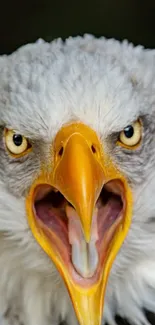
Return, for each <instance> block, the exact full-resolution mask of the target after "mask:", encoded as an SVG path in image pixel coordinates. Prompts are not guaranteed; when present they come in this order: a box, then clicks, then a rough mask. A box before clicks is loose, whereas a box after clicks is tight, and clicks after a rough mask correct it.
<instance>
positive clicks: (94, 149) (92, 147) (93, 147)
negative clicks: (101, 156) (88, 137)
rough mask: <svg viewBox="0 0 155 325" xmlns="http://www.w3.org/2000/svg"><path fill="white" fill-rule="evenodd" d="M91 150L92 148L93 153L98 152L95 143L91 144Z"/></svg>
mask: <svg viewBox="0 0 155 325" xmlns="http://www.w3.org/2000/svg"><path fill="white" fill-rule="evenodd" d="M91 150H92V152H93V153H96V148H95V146H94V145H93V144H92V146H91Z"/></svg>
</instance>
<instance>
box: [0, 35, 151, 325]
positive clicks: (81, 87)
mask: <svg viewBox="0 0 155 325" xmlns="http://www.w3.org/2000/svg"><path fill="white" fill-rule="evenodd" d="M154 59H155V54H154V51H147V50H144V49H143V48H141V47H136V48H134V47H133V46H132V45H131V44H128V43H126V42H124V43H122V44H120V43H119V42H117V41H114V40H106V39H104V38H101V39H99V40H97V39H95V38H93V37H91V36H86V37H84V38H73V39H72V38H70V39H68V40H67V41H66V42H65V43H63V42H61V41H60V40H58V41H54V42H52V43H50V44H49V43H45V42H43V41H39V42H37V43H35V44H30V45H27V46H24V47H22V48H21V49H19V50H18V51H16V52H15V53H13V54H12V55H10V56H4V57H1V59H0V273H1V279H0V312H1V314H2V316H3V318H7V319H8V322H9V325H12V323H13V319H16V323H15V324H21V323H22V324H24V325H25V324H26V325H31V324H32V325H35V324H37V325H42V324H44V325H49V324H52V325H53V324H58V322H59V321H61V320H66V321H68V324H69V325H73V324H75V323H76V319H77V320H78V322H79V324H80V325H100V324H101V321H102V317H103V321H108V322H109V324H112V325H113V324H114V315H115V314H116V313H118V314H119V315H120V316H123V317H126V318H127V319H128V320H129V322H131V323H132V324H133V323H135V324H142V323H144V322H146V320H145V315H144V313H143V308H147V309H149V310H154V308H155V299H154V298H155V275H154V267H155V204H154V194H155V140H154V135H155V81H154V75H155V68H154ZM71 302H72V303H71ZM72 305H73V308H72ZM74 311H75V313H74Z"/></svg>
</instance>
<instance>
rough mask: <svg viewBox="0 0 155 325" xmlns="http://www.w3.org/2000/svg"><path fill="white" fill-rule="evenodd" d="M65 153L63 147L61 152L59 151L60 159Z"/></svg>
mask: <svg viewBox="0 0 155 325" xmlns="http://www.w3.org/2000/svg"><path fill="white" fill-rule="evenodd" d="M63 152H64V148H63V147H61V148H60V150H59V152H58V154H59V156H60V157H61V156H62V155H63Z"/></svg>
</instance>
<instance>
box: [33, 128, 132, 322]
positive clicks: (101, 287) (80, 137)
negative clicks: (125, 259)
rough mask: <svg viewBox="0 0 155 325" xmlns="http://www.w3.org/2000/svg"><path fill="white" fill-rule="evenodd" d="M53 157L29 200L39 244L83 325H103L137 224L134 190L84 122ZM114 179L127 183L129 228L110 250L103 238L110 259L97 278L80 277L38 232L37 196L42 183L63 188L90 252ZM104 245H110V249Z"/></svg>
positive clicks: (57, 144)
mask: <svg viewBox="0 0 155 325" xmlns="http://www.w3.org/2000/svg"><path fill="white" fill-rule="evenodd" d="M53 153H54V160H53V166H52V171H48V172H45V171H44V172H43V173H42V175H41V176H40V177H39V178H38V179H37V180H36V182H35V183H34V184H33V186H32V188H31V190H30V193H29V196H28V198H27V211H28V218H29V223H30V227H31V229H32V232H33V234H34V236H35V238H36V239H37V241H38V242H39V243H40V245H41V246H42V247H43V249H44V250H45V251H46V252H47V254H48V255H49V256H50V257H51V259H52V260H53V261H54V263H55V264H56V266H57V268H58V269H59V271H60V273H61V274H62V277H63V278H64V280H65V282H66V285H67V287H68V291H69V294H70V296H71V299H72V302H73V305H74V309H75V311H76V314H77V317H78V320H79V322H80V324H81V325H100V324H101V319H102V309H103V300H104V292H105V288H106V283H107V279H108V274H109V271H110V268H111V266H112V262H113V260H114V258H115V256H116V254H117V252H118V250H119V248H120V246H121V244H122V242H123V240H124V238H125V237H126V234H127V231H128V229H129V225H130V221H131V213H132V203H131V202H132V198H131V192H130V189H129V187H128V184H127V182H126V180H125V179H124V178H123V176H122V175H121V174H119V173H118V171H117V169H116V168H115V167H114V166H113V164H112V162H111V161H110V160H108V157H107V156H106V155H105V153H104V151H103V147H102V145H101V143H100V141H99V139H98V137H97V135H96V133H95V132H94V131H93V130H92V129H90V128H89V127H87V126H85V125H83V124H81V123H72V124H70V125H67V126H65V127H63V128H62V129H61V130H60V131H59V133H58V134H57V136H56V139H55V141H54V144H53ZM114 179H120V180H121V182H122V183H123V185H124V191H125V195H126V197H127V201H126V207H125V215H126V217H125V219H124V220H125V221H123V226H121V227H120V228H118V230H117V233H116V234H115V240H111V243H110V244H108V245H109V246H108V247H106V245H107V242H108V241H107V238H105V241H104V240H103V243H102V249H103V251H104V255H105V254H106V255H105V256H104V263H103V257H102V256H99V262H98V266H97V267H96V273H94V275H93V277H92V279H91V278H90V279H84V278H79V275H78V274H77V273H75V272H76V271H75V269H74V271H73V272H71V271H70V269H69V267H67V265H65V263H64V262H63V261H62V260H61V258H59V255H58V254H57V253H56V250H55V248H54V247H52V245H55V244H51V242H50V241H49V238H47V237H46V235H45V233H44V232H43V231H41V232H40V231H38V225H37V224H36V221H34V215H33V213H32V204H31V205H30V201H31V202H32V201H33V200H34V194H33V193H34V191H35V188H36V186H37V185H38V184H42V183H43V182H44V183H46V184H47V183H48V184H50V185H51V186H53V187H54V188H55V189H57V190H58V191H59V192H60V193H61V194H62V195H63V196H64V197H65V199H66V200H67V201H68V202H69V203H70V204H71V205H72V206H73V208H74V209H75V210H74V211H76V217H78V218H79V223H78V222H77V225H79V226H78V227H79V229H81V230H80V231H82V233H83V235H82V233H81V238H82V239H81V240H82V241H83V243H85V244H84V246H85V247H88V248H89V247H90V246H91V247H92V244H93V245H94V242H93V243H92V241H93V240H94V239H92V238H93V235H94V232H95V230H94V229H93V226H94V225H96V224H97V221H96V220H95V223H94V220H93V218H95V217H94V215H95V212H94V211H95V207H96V202H97V199H98V197H99V195H100V192H101V189H102V187H103V186H104V184H105V183H107V182H108V181H110V180H114ZM115 228H116V227H115ZM54 238H55V241H57V242H58V244H59V246H61V245H62V244H61V243H60V242H59V239H58V238H57V237H54ZM96 239H97V237H96ZM104 246H105V247H106V249H105V250H104ZM82 247H83V246H80V249H81V254H83V251H82V249H83V248H82ZM62 249H63V248H62ZM84 249H85V248H84ZM88 250H89V249H88ZM94 250H96V252H97V248H96V242H95V245H94V246H93V252H94ZM90 251H91V249H90ZM107 252H108V253H107ZM90 254H91V253H90ZM91 256H93V254H92V255H91ZM100 259H101V261H100ZM92 263H93V262H92ZM75 279H77V281H76V280H75Z"/></svg>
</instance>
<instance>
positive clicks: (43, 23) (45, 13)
mask: <svg viewBox="0 0 155 325" xmlns="http://www.w3.org/2000/svg"><path fill="white" fill-rule="evenodd" d="M84 33H92V34H95V35H96V36H101V35H104V36H106V37H108V38H109V37H114V38H117V39H120V40H122V39H124V38H126V39H128V40H129V41H131V42H133V43H134V44H142V45H144V46H145V47H149V48H152V47H154V48H155V0H147V1H144V0H96V1H95V0H94V1H92V0H89V1H88V0H44V1H43V0H37V1H34V0H31V1H30V0H14V1H13V0H7V1H5V0H3V1H2V0H0V54H4V53H10V52H12V51H14V50H15V49H16V48H18V47H19V46H20V45H22V44H25V43H27V42H33V41H35V40H36V39H38V38H40V37H41V38H44V39H45V40H47V41H50V40H52V39H54V38H57V37H62V38H66V37H68V36H69V35H73V36H74V35H78V34H81V35H82V34H84Z"/></svg>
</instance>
